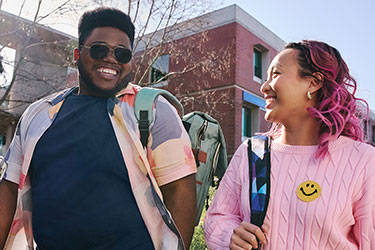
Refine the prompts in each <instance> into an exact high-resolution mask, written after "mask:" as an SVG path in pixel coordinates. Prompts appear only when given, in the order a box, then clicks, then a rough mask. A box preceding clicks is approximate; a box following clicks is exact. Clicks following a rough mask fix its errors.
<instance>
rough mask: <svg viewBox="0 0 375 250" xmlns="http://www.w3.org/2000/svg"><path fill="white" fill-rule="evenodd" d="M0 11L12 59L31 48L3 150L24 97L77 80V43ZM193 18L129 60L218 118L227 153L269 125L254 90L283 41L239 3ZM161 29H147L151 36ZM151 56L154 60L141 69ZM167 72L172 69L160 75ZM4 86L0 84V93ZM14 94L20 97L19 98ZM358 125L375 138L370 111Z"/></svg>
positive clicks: (2, 39)
mask: <svg viewBox="0 0 375 250" xmlns="http://www.w3.org/2000/svg"><path fill="white" fill-rule="evenodd" d="M0 18H1V19H2V20H3V24H2V25H1V26H0V34H1V36H0V44H1V45H5V46H9V47H11V48H13V49H15V50H16V58H19V57H20V53H21V51H22V50H23V48H25V47H29V48H30V47H32V50H29V52H27V51H26V52H27V58H28V59H27V60H25V61H24V62H23V63H22V64H20V68H21V70H20V71H19V72H18V74H19V75H18V76H16V81H15V87H14V88H13V90H12V93H11V94H10V98H11V100H10V102H7V103H5V104H6V107H5V109H4V107H2V109H0V155H1V154H3V153H4V152H5V150H6V148H7V145H8V144H9V142H10V139H11V136H12V134H13V131H14V127H15V125H16V123H17V120H18V119H19V117H20V114H21V113H22V112H23V111H24V109H25V108H26V107H27V105H28V103H30V102H32V101H34V100H36V99H39V98H41V97H43V96H45V95H48V94H50V93H52V92H55V91H57V90H59V89H61V88H66V87H68V86H72V85H75V84H77V72H76V70H75V68H73V67H72V65H71V56H72V51H71V50H69V48H70V49H72V48H73V47H75V44H76V42H77V39H76V38H74V37H71V36H69V35H66V34H63V33H61V32H59V31H56V30H53V29H51V28H48V27H45V26H42V25H38V24H33V23H31V22H30V21H28V20H25V19H22V18H19V17H17V16H14V15H12V14H9V13H6V12H4V11H1V10H0ZM192 20H193V21H194V20H196V22H195V23H199V25H198V26H195V28H190V27H189V28H186V27H187V26H191V25H192V23H194V22H192ZM192 20H188V21H186V22H183V23H181V24H179V25H180V27H174V30H175V32H174V33H173V32H172V33H171V34H172V35H171V36H172V39H171V40H170V42H168V43H165V44H164V45H163V47H162V50H161V53H159V54H158V55H157V56H156V55H154V54H153V53H152V52H151V53H147V55H148V58H147V56H146V58H143V59H141V57H142V55H143V50H144V49H145V46H144V45H142V42H141V43H139V46H138V47H137V48H136V50H135V57H134V59H135V60H134V64H133V65H138V66H139V65H141V67H140V69H139V72H134V75H135V82H141V83H143V84H151V85H152V86H155V87H162V88H165V89H167V90H169V91H170V92H172V93H174V94H175V95H176V96H177V97H178V98H179V99H180V100H181V102H182V103H183V105H184V108H185V113H188V112H190V111H193V110H200V111H204V112H207V113H209V114H211V115H212V116H213V117H214V118H216V119H217V120H219V121H220V124H221V126H222V128H223V131H224V135H225V139H226V142H227V148H228V154H229V157H231V156H232V155H233V153H234V151H235V149H236V148H237V147H238V145H239V144H240V143H241V142H242V140H243V139H245V138H246V137H249V136H251V135H253V134H254V133H255V132H263V131H266V130H267V129H268V126H269V125H268V124H267V123H266V122H265V120H264V106H265V101H264V99H263V96H262V94H261V93H260V90H259V89H260V86H261V83H262V82H263V81H264V80H265V79H266V77H267V76H266V70H267V67H268V64H269V63H270V62H271V60H272V58H273V57H274V56H275V55H276V54H277V52H278V51H279V50H281V49H282V47H283V46H284V41H282V40H281V39H280V38H279V37H277V36H276V35H275V34H274V33H272V31H270V30H269V29H267V28H266V27H265V26H264V25H262V24H261V23H259V22H258V21H257V20H255V19H254V18H253V17H252V16H250V15H249V14H248V13H246V12H245V11H244V10H242V9H241V8H239V7H238V6H237V5H231V6H229V7H226V8H223V9H220V10H216V11H214V12H211V13H208V14H206V15H204V16H200V17H197V18H194V19H192ZM17 25H18V26H17ZM182 26H184V28H181V27H182ZM30 30H32V33H33V34H34V35H33V36H32V39H29V38H27V36H25V31H27V32H30ZM162 32H163V31H158V32H157V33H156V34H153V35H152V36H153V39H157V38H158V37H160V36H161V34H162ZM28 34H30V33H28ZM150 36H151V35H150ZM26 38H27V39H26ZM146 38H147V35H146ZM25 41H27V42H28V43H25ZM33 44H36V45H33ZM67 48H68V49H67ZM153 55H154V56H155V57H154V58H153V57H152V56H153ZM155 59H156V60H155ZM142 60H143V61H142ZM150 60H151V61H153V63H152V64H151V67H150V68H149V69H147V66H146V65H148V64H149V63H150ZM181 72H182V73H181ZM183 72H184V73H183ZM168 73H170V74H171V75H170V76H168V78H167V79H163V78H162V77H163V76H164V75H166V74H168ZM28 74H29V75H28ZM26 76H27V77H26ZM140 79H141V80H140ZM158 80H159V81H158ZM154 82H157V83H154ZM0 85H1V83H0ZM4 91H5V89H4V88H0V98H1V96H2V95H3V94H2V93H3V92H4ZM17 100H22V101H23V103H21V105H20V103H18V104H17ZM12 101H13V102H12ZM4 110H5V111H4ZM363 126H364V128H365V129H366V131H367V133H366V139H367V141H369V142H372V143H374V144H375V113H374V112H373V111H372V112H371V113H370V117H369V120H368V121H366V122H364V123H363Z"/></svg>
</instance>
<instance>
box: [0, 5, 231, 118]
mask: <svg viewBox="0 0 375 250" xmlns="http://www.w3.org/2000/svg"><path fill="white" fill-rule="evenodd" d="M26 1H27V0H23V3H22V5H21V7H20V11H19V14H18V16H17V18H18V21H17V23H18V25H16V26H14V28H13V29H10V30H9V29H8V31H4V30H3V29H2V28H0V41H1V40H3V41H6V40H7V39H6V38H7V37H11V36H15V37H16V38H18V39H19V40H21V41H22V45H23V46H19V45H18V50H17V58H16V60H15V62H14V74H13V78H12V79H11V80H10V82H9V83H8V84H7V89H6V91H5V94H4V95H3V96H0V105H1V104H2V103H3V102H5V101H7V102H9V105H8V109H9V110H10V108H12V109H15V108H17V107H23V108H24V107H25V103H26V104H28V103H30V102H33V101H35V100H36V99H39V98H41V97H43V96H45V95H48V94H50V93H52V92H55V91H56V90H59V89H61V88H63V87H66V84H65V83H66V72H67V70H66V69H67V68H68V67H70V66H71V67H72V65H71V62H72V58H71V55H72V50H73V48H74V47H75V46H76V42H75V41H74V39H72V40H67V39H62V38H61V37H58V36H56V37H54V38H53V39H50V40H47V38H46V37H45V36H44V37H43V35H45V34H44V33H45V32H44V33H43V32H42V31H41V29H40V25H39V24H40V23H41V22H44V21H45V20H47V19H48V18H50V19H53V18H57V17H60V18H61V17H68V18H72V17H74V18H76V19H78V16H79V15H80V14H81V13H82V11H83V10H84V9H87V8H88V7H89V6H91V7H93V6H98V5H107V6H116V7H118V8H120V9H122V10H123V11H125V12H127V13H128V14H129V15H130V16H131V18H132V20H133V22H134V24H135V26H136V40H135V42H134V47H133V51H134V53H135V57H134V64H133V77H134V82H135V83H137V84H140V85H144V86H145V85H146V86H150V85H151V86H163V85H166V84H165V83H166V82H167V83H168V86H165V87H166V88H167V89H168V90H170V91H171V92H172V93H174V94H176V95H177V96H178V97H179V98H180V99H181V100H182V102H183V103H184V104H186V105H188V103H190V104H189V105H190V106H192V105H193V103H194V102H195V105H198V104H199V103H205V104H206V106H212V105H216V104H217V103H218V102H219V101H220V103H221V104H223V103H224V104H225V103H227V104H229V105H233V103H232V99H231V98H229V96H227V94H223V95H224V96H223V97H222V98H219V99H217V98H210V96H213V94H212V92H207V91H206V92H207V93H205V92H204V91H205V90H206V89H208V88H210V86H211V83H212V81H217V80H221V79H222V78H223V77H224V76H225V75H226V74H228V69H229V66H228V65H229V64H230V62H231V61H232V60H233V55H232V51H233V46H234V43H229V44H228V45H226V46H225V47H222V48H210V47H209V46H208V44H210V43H211V42H212V41H210V39H211V38H210V37H209V36H208V31H205V26H206V25H207V22H208V20H206V17H205V16H204V14H205V13H207V12H209V11H211V10H213V8H214V5H215V4H217V1H214V0H203V1H202V0H190V1H187V0H142V1H141V0H86V1H78V0H66V1H61V0H60V2H61V3H60V4H59V5H58V7H56V8H55V9H53V10H51V11H50V12H48V13H41V7H42V1H47V0H39V2H38V7H37V9H36V11H35V14H34V16H33V20H32V21H30V22H28V23H26V24H25V22H22V21H23V19H22V18H21V17H20V16H21V12H22V10H23V8H24V7H23V6H24V5H25V3H26ZM49 1H52V0H49ZM3 46H4V43H3ZM5 46H15V45H12V44H9V43H6V44H5ZM41 50H42V51H43V52H46V53H45V54H44V55H42V54H40V51H41ZM51 55H52V56H51ZM163 55H167V56H168V58H167V60H168V62H170V63H171V64H173V65H174V66H173V67H171V68H170V69H169V70H166V71H164V72H159V73H162V74H160V75H158V77H152V73H155V72H153V71H155V70H154V67H153V66H155V63H157V62H158V60H159V58H160V57H161V56H163ZM64 70H65V71H64ZM193 78H194V79H200V80H199V83H198V82H196V84H195V86H194V87H193V88H192V86H191V79H193ZM195 81H196V80H195ZM15 83H17V84H15ZM163 83H164V84H163ZM199 91H203V92H201V93H204V94H203V96H204V97H205V100H201V97H199V100H198V98H197V95H196V93H198V92H199ZM12 93H18V94H16V95H12ZM194 100H195V101H194ZM189 105H188V106H189ZM193 106H194V105H193ZM23 108H20V109H19V112H18V113H20V112H22V109H23Z"/></svg>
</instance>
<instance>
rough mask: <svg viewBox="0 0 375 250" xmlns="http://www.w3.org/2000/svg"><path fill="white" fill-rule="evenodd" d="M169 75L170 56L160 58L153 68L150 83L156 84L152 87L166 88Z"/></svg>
mask: <svg viewBox="0 0 375 250" xmlns="http://www.w3.org/2000/svg"><path fill="white" fill-rule="evenodd" d="M168 73H169V55H168V54H167V55H162V56H159V57H158V58H157V59H156V60H155V61H154V63H153V64H152V66H151V74H150V82H151V83H154V84H152V86H154V87H160V86H166V85H168V83H167V78H166V75H167V74H168Z"/></svg>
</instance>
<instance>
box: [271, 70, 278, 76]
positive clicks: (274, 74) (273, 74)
mask: <svg viewBox="0 0 375 250" xmlns="http://www.w3.org/2000/svg"><path fill="white" fill-rule="evenodd" d="M277 75H280V72H278V71H274V72H272V77H275V76H277Z"/></svg>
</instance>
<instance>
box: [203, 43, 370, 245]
mask: <svg viewBox="0 0 375 250" xmlns="http://www.w3.org/2000/svg"><path fill="white" fill-rule="evenodd" d="M355 90H356V82H355V80H354V79H353V78H352V77H351V76H350V74H349V70H348V67H347V65H346V63H345V62H344V60H343V59H342V58H341V56H340V53H339V52H338V51H337V50H336V49H335V48H333V47H331V46H329V45H327V44H325V43H323V42H318V41H307V40H305V41H302V42H299V43H290V44H288V45H286V47H285V49H284V50H283V51H281V52H280V53H279V54H278V55H277V56H276V57H275V58H274V59H273V61H272V63H271V65H270V67H269V70H268V80H267V81H266V82H265V83H264V84H263V85H262V87H261V92H262V93H263V94H264V98H265V99H266V107H265V108H266V114H265V119H266V120H267V121H269V122H272V123H273V125H272V127H271V130H270V131H269V132H268V133H267V134H268V135H269V136H270V137H271V193H270V200H269V206H268V210H267V214H266V218H265V220H264V224H263V226H262V228H258V227H257V226H255V225H253V224H251V223H249V221H250V213H251V212H250V205H249V166H248V158H247V143H246V142H244V143H243V144H242V145H241V146H240V147H239V148H238V150H237V151H236V153H235V154H234V156H233V158H232V161H231V163H230V165H229V168H228V169H227V172H226V174H225V176H224V178H223V180H222V182H221V183H220V187H219V189H218V191H217V193H216V195H215V198H214V200H213V203H212V204H211V206H210V208H209V210H208V212H207V215H206V221H205V236H206V240H207V246H208V247H209V248H210V249H252V248H257V247H258V242H257V239H258V240H259V242H261V243H262V249H277V250H279V249H282V250H283V249H312V250H313V249H375V229H374V227H375V225H374V220H375V148H374V147H372V146H370V145H367V144H365V143H363V142H362V130H361V127H360V121H359V119H358V118H357V117H356V112H357V111H356V101H357V100H358V99H357V98H355V97H354V93H355Z"/></svg>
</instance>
